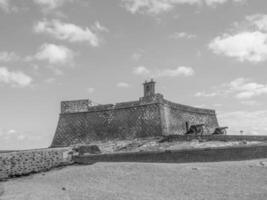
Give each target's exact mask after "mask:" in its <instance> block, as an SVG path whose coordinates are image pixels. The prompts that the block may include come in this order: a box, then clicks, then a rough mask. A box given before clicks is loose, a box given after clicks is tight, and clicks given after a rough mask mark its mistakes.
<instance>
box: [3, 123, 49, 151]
mask: <svg viewBox="0 0 267 200" xmlns="http://www.w3.org/2000/svg"><path fill="white" fill-rule="evenodd" d="M0 137H1V140H0V150H20V149H36V148H47V147H48V146H49V145H50V143H51V137H52V135H51V134H47V135H44V134H42V133H38V134H36V132H30V131H18V130H15V129H6V128H2V127H0Z"/></svg>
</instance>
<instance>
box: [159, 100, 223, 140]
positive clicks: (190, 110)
mask: <svg viewBox="0 0 267 200" xmlns="http://www.w3.org/2000/svg"><path fill="white" fill-rule="evenodd" d="M161 110H162V112H164V115H163V116H164V119H163V124H164V126H163V134H164V135H183V134H185V133H186V123H188V126H189V127H190V125H194V124H205V127H204V134H206V135H208V134H211V133H213V132H214V130H215V128H217V127H218V126H219V125H218V121H217V118H216V113H215V111H214V110H209V109H201V108H194V107H190V106H185V105H181V104H175V103H172V102H169V101H165V102H164V105H163V108H162V109H161Z"/></svg>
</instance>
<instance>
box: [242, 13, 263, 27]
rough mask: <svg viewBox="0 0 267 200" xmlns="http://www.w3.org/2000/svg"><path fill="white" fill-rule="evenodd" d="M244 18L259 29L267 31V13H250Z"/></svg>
mask: <svg viewBox="0 0 267 200" xmlns="http://www.w3.org/2000/svg"><path fill="white" fill-rule="evenodd" d="M246 20H247V21H248V22H249V23H250V25H252V26H254V27H256V28H257V29H259V30H260V31H267V15H261V14H256V15H250V16H247V17H246Z"/></svg>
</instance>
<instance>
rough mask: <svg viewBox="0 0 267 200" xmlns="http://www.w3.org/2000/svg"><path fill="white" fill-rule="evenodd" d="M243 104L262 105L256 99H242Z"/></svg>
mask: <svg viewBox="0 0 267 200" xmlns="http://www.w3.org/2000/svg"><path fill="white" fill-rule="evenodd" d="M241 104H243V105H246V106H256V105H260V103H259V102H257V101H255V100H245V101H241Z"/></svg>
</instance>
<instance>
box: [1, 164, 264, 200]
mask: <svg viewBox="0 0 267 200" xmlns="http://www.w3.org/2000/svg"><path fill="white" fill-rule="evenodd" d="M1 191H2V192H1ZM1 193H2V195H1ZM0 199H1V200H17V199H23V200H39V199H43V200H50V199H51V200H56V199H58V200H59V199H60V200H91V199H103V200H111V199H114V200H133V199H136V200H141V199H145V200H152V199H153V200H158V199H164V200H169V199H173V200H177V199H182V200H189V199H190V200H218V199H220V200H223V199H225V200H229V199H233V200H252V199H253V200H266V199H267V159H265V160H253V161H240V162H219V163H192V164H165V163H162V164H155V163H96V164H93V165H87V166H69V167H66V168H63V169H57V170H52V171H50V172H46V173H42V174H35V175H31V176H28V177H22V178H17V179H11V180H9V181H7V182H2V183H0Z"/></svg>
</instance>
